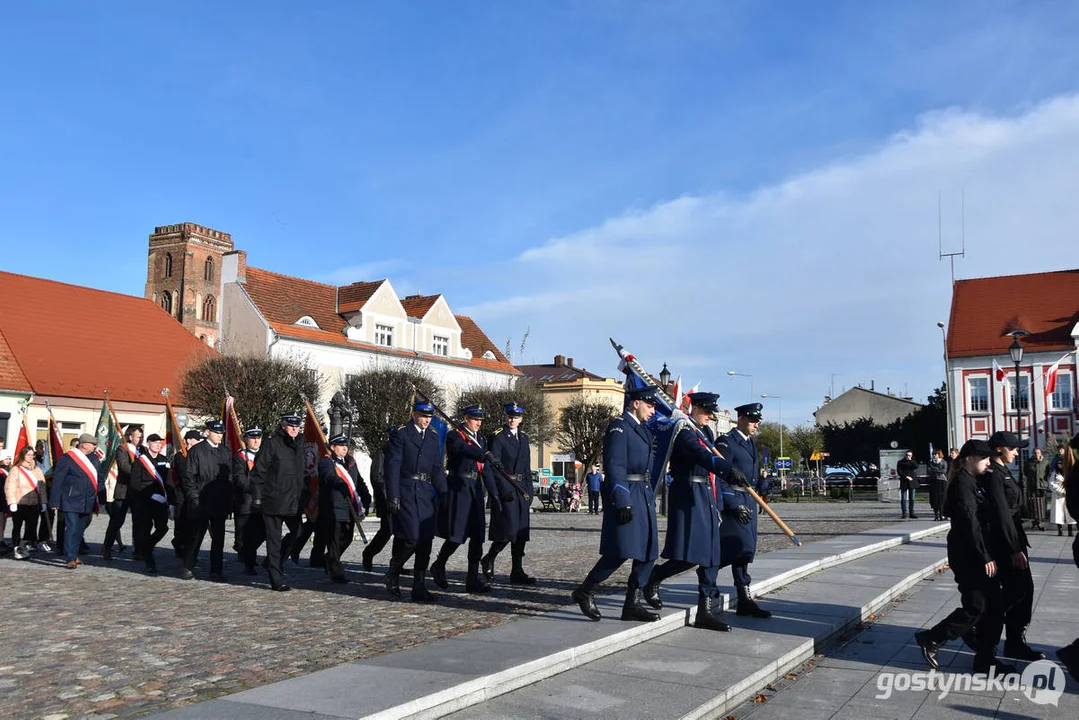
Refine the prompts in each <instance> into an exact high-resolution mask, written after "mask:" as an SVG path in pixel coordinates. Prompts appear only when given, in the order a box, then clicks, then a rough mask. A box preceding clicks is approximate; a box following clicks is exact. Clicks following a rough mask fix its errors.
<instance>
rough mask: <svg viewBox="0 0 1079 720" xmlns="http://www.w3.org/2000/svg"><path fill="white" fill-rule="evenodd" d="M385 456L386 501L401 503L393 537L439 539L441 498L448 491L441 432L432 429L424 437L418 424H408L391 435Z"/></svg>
mask: <svg viewBox="0 0 1079 720" xmlns="http://www.w3.org/2000/svg"><path fill="white" fill-rule="evenodd" d="M384 453H385V458H386V459H385V467H386V499H387V500H393V499H394V498H398V499H400V501H401V508H400V509H399V510H398V511H397V512H396V513H395V514H394V515H393V517H392V520H391V527H392V530H393V534H394V535H395V536H397V537H399V538H401V539H402V540H406V541H408V542H412V543H415V542H418V541H419V540H430V539H431V538H433V537H434V536H435V529H436V525H437V516H436V507H437V504H438V497H439V495H440V494H442V493H445V492H446V472H445V470H444V469H443V467H442V450H441V448H440V447H439V444H438V433H437V432H435V430H434V428H428V429H427V431H426V432H424V433H423V436H422V437H421V435H420V431H419V429H418V428H417V427H416V426H415V424H413V423H406V424H404V425H401V426H400V427H398V428H395V429H394V430H392V431H391V432H390V439H389V441H388V442H387V443H386V448H385V450H384Z"/></svg>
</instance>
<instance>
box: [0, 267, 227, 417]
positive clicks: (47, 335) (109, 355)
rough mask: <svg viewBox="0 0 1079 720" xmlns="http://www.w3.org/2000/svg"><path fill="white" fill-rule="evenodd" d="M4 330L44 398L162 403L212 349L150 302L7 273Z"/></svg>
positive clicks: (1, 297)
mask: <svg viewBox="0 0 1079 720" xmlns="http://www.w3.org/2000/svg"><path fill="white" fill-rule="evenodd" d="M0 330H2V332H3V335H4V336H5V337H6V339H7V345H8V346H9V348H10V351H11V354H12V356H13V357H14V358H15V360H16V362H17V363H18V365H19V367H21V368H22V371H23V373H24V376H25V378H26V380H27V381H28V384H29V386H30V389H32V390H33V392H35V393H37V394H39V395H56V396H59V397H77V398H100V397H101V396H102V390H108V391H109V398H110V399H112V400H116V401H125V402H140V403H150V404H153V405H159V404H161V402H162V401H161V390H162V389H163V388H166V387H168V388H171V389H172V390H173V391H175V392H176V393H177V394H179V389H180V387H181V386H182V382H181V379H182V377H183V374H184V372H185V371H186V370H187V368H188V367H189V366H190V365H191V363H192V362H194V361H196V360H198V359H199V358H201V357H204V356H205V355H206V354H207V353H213V352H214V350H212V349H211V348H209V347H207V346H206V345H204V344H203V343H201V342H199V340H198V339H197V338H196V337H195V336H194V335H192V334H191V333H190V332H189V331H188V330H187V329H186V328H185V327H184V326H183V325H181V324H180V323H179V322H177V321H176V320H175V318H172V317H170V316H169V315H168V313H166V312H165V311H164V310H162V309H161V308H159V307H158V306H157V305H155V304H154V303H152V302H150V301H149V300H146V299H145V298H140V297H133V296H131V295H121V294H119V293H112V292H105V291H104V290H95V289H93V288H88V287H82V286H79V285H68V284H66V283H59V282H54V281H52V280H43V279H41V278H34V277H27V276H25V275H16V274H14V273H8V272H0ZM0 354H2V350H0ZM0 366H2V363H0ZM0 384H3V383H0ZM174 397H175V396H174ZM181 401H182V399H181Z"/></svg>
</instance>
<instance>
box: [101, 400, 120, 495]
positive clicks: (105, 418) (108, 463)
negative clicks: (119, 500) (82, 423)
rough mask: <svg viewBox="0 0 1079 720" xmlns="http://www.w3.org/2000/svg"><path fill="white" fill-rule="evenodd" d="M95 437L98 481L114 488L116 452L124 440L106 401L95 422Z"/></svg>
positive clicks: (102, 404) (103, 402)
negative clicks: (98, 468)
mask: <svg viewBox="0 0 1079 720" xmlns="http://www.w3.org/2000/svg"><path fill="white" fill-rule="evenodd" d="M96 435H97V451H96V452H97V456H98V458H99V459H100V460H101V477H100V478H99V480H104V481H105V482H106V487H110V486H115V484H116V477H117V470H116V462H115V461H116V452H117V451H118V450H119V449H120V448H121V447H122V446H123V444H124V438H123V436H122V435H121V434H120V428H119V427H118V426H117V424H116V417H115V415H113V413H112V412H111V408H110V407H109V404H108V400H104V401H102V403H101V414H100V415H99V417H98V420H97V433H96ZM110 480H111V483H110ZM110 494H111V492H110ZM110 502H111V499H110Z"/></svg>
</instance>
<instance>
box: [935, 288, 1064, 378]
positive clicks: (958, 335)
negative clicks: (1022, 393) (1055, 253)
mask: <svg viewBox="0 0 1079 720" xmlns="http://www.w3.org/2000/svg"><path fill="white" fill-rule="evenodd" d="M1077 322H1079V270H1061V271H1058V272H1046V273H1034V274H1031V275H1007V276H1004V277H990V278H976V279H972V280H957V281H956V283H955V289H954V290H953V292H952V312H951V317H950V319H949V321H948V355H949V356H950V357H973V356H981V355H1004V356H1007V354H1008V346H1009V345H1011V343H1012V338H1011V337H1010V336H1008V335H1007V333H1009V332H1011V331H1012V330H1016V329H1022V330H1026V331H1028V332H1029V333H1030V335H1028V336H1027V337H1025V338H1023V340H1022V343H1023V347H1024V348H1025V349H1026V350H1027V351H1028V352H1048V351H1057V350H1059V351H1062V352H1063V351H1067V350H1071V349H1074V348H1075V341H1074V340H1073V339H1072V337H1071V331H1072V328H1074V327H1075V324H1076V323H1077Z"/></svg>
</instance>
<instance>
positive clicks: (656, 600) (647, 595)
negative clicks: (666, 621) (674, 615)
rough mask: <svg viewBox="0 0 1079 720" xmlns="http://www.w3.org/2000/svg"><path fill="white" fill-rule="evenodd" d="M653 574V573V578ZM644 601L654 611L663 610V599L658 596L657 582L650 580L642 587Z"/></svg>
mask: <svg viewBox="0 0 1079 720" xmlns="http://www.w3.org/2000/svg"><path fill="white" fill-rule="evenodd" d="M654 575H655V573H653V576H654ZM643 592H644V601H645V602H646V603H648V604H649V605H651V606H652V607H654V608H655V609H656V610H662V609H663V598H661V597H660V596H659V581H658V580H655V579H650V580H649V581H648V584H647V585H645V586H644V591H643Z"/></svg>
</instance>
